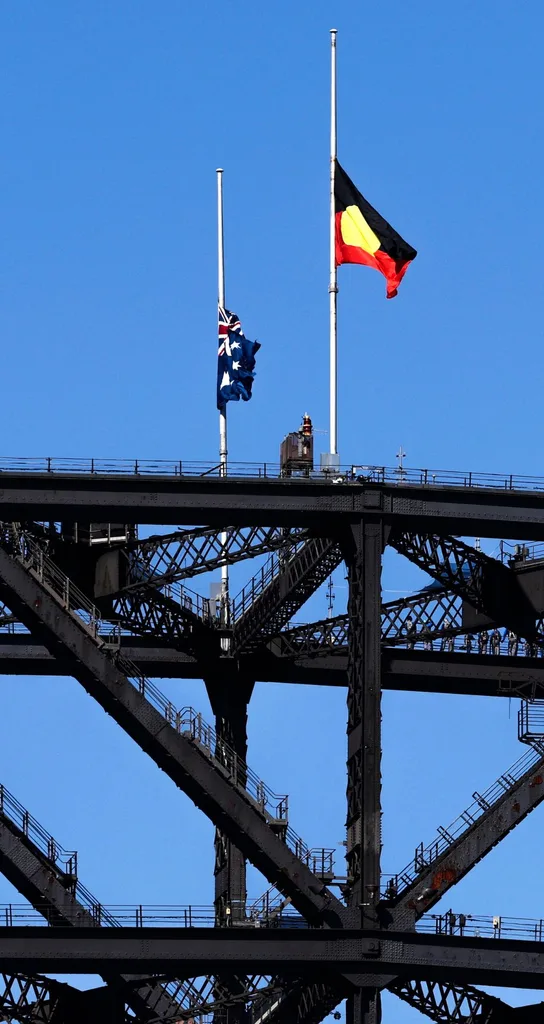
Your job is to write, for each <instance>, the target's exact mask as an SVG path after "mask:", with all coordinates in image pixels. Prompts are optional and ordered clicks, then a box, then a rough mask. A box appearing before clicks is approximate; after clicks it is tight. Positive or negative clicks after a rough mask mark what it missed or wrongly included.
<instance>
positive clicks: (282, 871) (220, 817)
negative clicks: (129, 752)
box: [0, 541, 349, 926]
mask: <svg viewBox="0 0 544 1024" xmlns="http://www.w3.org/2000/svg"><path fill="white" fill-rule="evenodd" d="M4 543H7V542H6V541H5V542H4ZM41 562H42V563H43V564H45V566H46V570H47V573H46V575H45V576H44V579H43V580H41V581H40V580H38V578H37V575H36V574H37V572H38V569H36V568H35V567H34V563H33V562H32V563H31V566H29V567H27V566H26V565H25V564H23V562H22V561H21V558H20V557H17V556H15V555H12V554H10V553H8V551H6V550H5V548H4V547H0V597H1V596H2V594H3V592H4V591H6V592H7V593H8V595H9V603H10V606H11V607H12V608H13V609H14V611H15V612H16V614H17V615H18V617H19V618H20V619H21V621H22V622H24V623H25V625H26V626H27V628H29V629H31V630H32V631H33V632H35V633H37V634H38V635H40V636H41V637H42V638H43V641H44V643H46V644H47V647H48V648H49V649H50V650H52V651H53V652H55V651H61V652H63V653H64V654H65V656H66V657H67V659H71V662H72V674H73V675H74V676H75V678H76V679H78V681H79V682H80V683H81V684H82V685H83V686H84V687H85V689H86V690H87V692H88V693H89V694H90V695H91V696H92V697H94V699H95V700H97V702H98V703H99V704H100V705H101V706H102V707H103V709H104V710H105V711H106V712H107V713H108V714H110V715H111V716H112V718H114V720H115V721H116V722H117V723H118V724H119V725H121V727H122V728H123V729H124V730H125V731H126V732H127V733H128V735H129V736H131V737H132V739H134V740H135V741H136V742H137V743H138V745H139V746H140V747H141V748H142V750H143V751H145V752H146V753H147V754H149V755H150V756H151V757H152V759H153V760H154V761H155V763H156V764H157V765H158V766H159V767H160V768H162V770H163V771H165V772H166V774H167V775H168V776H169V777H170V778H171V779H172V781H173V782H174V783H175V784H176V785H177V786H178V787H179V788H180V789H181V790H182V791H183V792H185V793H187V795H188V796H189V797H190V798H191V799H192V800H193V801H194V803H195V804H196V806H197V807H199V808H200V809H201V810H203V811H204V813H205V814H207V815H208V817H210V819H211V820H212V821H213V823H214V825H215V826H216V827H217V828H221V829H222V831H223V832H224V833H225V834H226V835H227V836H228V838H229V839H230V840H231V841H232V842H233V843H235V845H236V846H237V847H238V848H239V849H240V850H241V851H242V852H243V853H244V854H245V855H246V856H247V857H249V859H250V860H252V862H253V863H254V864H255V866H256V867H257V868H258V869H259V870H260V871H261V872H262V873H263V874H264V875H265V877H266V878H267V879H268V881H269V882H270V883H271V884H274V885H276V886H277V887H278V888H279V889H280V890H281V891H282V892H283V893H284V895H286V896H289V897H290V898H291V900H292V903H293V906H294V907H296V908H297V909H298V910H299V912H300V913H301V914H302V915H303V916H304V917H306V918H307V919H308V920H309V921H312V922H315V923H317V922H318V921H319V922H322V921H327V922H328V923H329V924H331V925H334V926H335V925H336V924H337V923H338V922H340V921H342V922H344V921H347V919H348V918H349V912H348V910H347V909H346V908H345V906H344V905H343V904H342V903H341V902H340V900H338V899H337V898H336V897H335V896H332V895H331V894H330V893H329V892H328V891H327V890H326V889H325V887H324V885H323V882H322V881H321V880H320V879H319V878H318V877H317V876H316V875H314V874H313V872H312V871H311V870H310V869H309V867H308V866H307V865H306V864H305V863H304V862H303V861H302V860H301V859H300V858H299V856H297V855H296V854H295V853H294V852H293V850H292V849H291V848H290V846H289V845H287V843H286V842H284V841H283V839H282V838H280V836H279V835H278V834H277V832H278V830H277V829H276V830H275V829H274V828H273V827H272V825H271V824H270V823H269V822H270V821H271V820H272V816H271V815H268V817H267V812H266V811H265V810H264V808H262V807H261V806H260V805H259V804H258V802H257V800H256V799H255V798H253V797H252V796H251V795H250V793H249V792H248V790H247V789H246V788H245V783H244V784H242V783H241V782H239V781H238V775H237V772H238V764H237V763H236V762H233V764H232V766H231V768H232V770H231V772H230V774H229V763H230V762H228V760H227V761H226V762H225V761H222V760H221V756H219V757H218V759H215V758H214V756H213V754H212V755H211V756H208V753H207V750H208V748H207V747H206V746H205V744H203V743H199V742H197V741H196V738H195V737H193V734H192V732H191V729H190V727H189V720H187V721H185V722H184V723H183V722H182V721H181V719H180V720H179V723H178V728H176V727H175V724H176V716H175V709H174V708H173V706H172V705H170V704H169V703H168V702H166V698H163V696H162V694H160V693H159V694H158V695H157V694H155V697H154V699H155V704H153V703H151V702H150V701H149V700H148V699H147V696H146V695H145V694H146V693H150V694H152V693H153V688H152V687H150V685H149V683H146V680H144V679H140V680H136V679H134V680H133V681H130V680H129V675H130V673H129V675H127V674H125V672H124V671H123V670H122V669H121V668H119V659H118V657H116V655H115V654H114V653H112V652H111V651H108V650H107V649H106V648H105V647H104V646H103V645H102V641H101V640H100V638H98V639H97V637H96V636H95V635H94V634H93V632H92V630H88V629H87V628H86V626H85V624H84V622H83V620H82V619H81V618H79V617H78V616H77V615H76V614H75V613H74V612H73V611H71V610H70V609H69V608H67V607H63V605H62V603H61V598H60V597H59V596H58V594H57V593H56V591H55V590H54V586H56V585H58V583H59V580H60V581H61V585H60V589H61V591H62V593H63V594H66V593H69V583H70V581H68V580H67V579H66V578H65V577H64V576H63V574H62V573H61V572H60V571H59V570H58V568H57V567H55V566H54V564H53V563H52V562H50V560H45V561H44V556H41ZM39 564H40V559H38V561H37V563H36V565H38V566H39ZM47 581H49V582H47ZM78 600H84V598H83V595H79V598H78ZM78 607H81V604H78ZM93 621H95V619H94V614H93ZM129 667H130V671H132V667H131V666H129ZM146 686H147V690H146ZM163 701H164V704H163ZM159 707H160V708H162V710H159ZM181 730H183V731H181ZM244 774H245V778H246V780H247V779H249V772H248V770H247V768H245V766H244ZM259 786H262V783H260V782H259ZM280 830H281V828H280ZM293 835H294V833H293V832H292V831H290V832H289V837H292V836H293ZM297 849H298V843H297Z"/></svg>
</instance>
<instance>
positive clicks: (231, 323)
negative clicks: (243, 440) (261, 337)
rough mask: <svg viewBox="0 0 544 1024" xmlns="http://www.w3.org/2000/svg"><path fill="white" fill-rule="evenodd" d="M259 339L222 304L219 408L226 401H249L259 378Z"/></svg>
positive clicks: (218, 359)
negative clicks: (251, 336)
mask: <svg viewBox="0 0 544 1024" xmlns="http://www.w3.org/2000/svg"><path fill="white" fill-rule="evenodd" d="M260 347H261V346H260V344H259V342H258V341H248V339H247V338H246V337H245V335H244V334H243V333H242V327H241V325H240V321H239V319H238V317H237V316H236V313H231V312H230V311H229V310H228V309H223V307H222V306H219V351H218V353H217V408H218V409H221V408H222V407H223V406H224V405H225V402H239V401H240V399H242V401H243V402H249V399H250V398H251V388H252V387H253V378H254V377H255V373H254V369H255V355H256V353H257V352H258V351H259V349H260Z"/></svg>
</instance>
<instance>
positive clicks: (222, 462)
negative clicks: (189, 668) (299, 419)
mask: <svg viewBox="0 0 544 1024" xmlns="http://www.w3.org/2000/svg"><path fill="white" fill-rule="evenodd" d="M216 174H217V299H218V303H219V305H220V306H222V307H223V309H224V308H225V245H224V238H223V168H222V167H218V168H217V171H216ZM219 474H220V476H222V477H223V476H226V475H227V403H226V402H224V403H223V405H222V407H221V409H220V410H219ZM219 539H220V543H221V547H222V549H223V550H225V548H226V546H227V534H226V532H222V533H221V535H220V538H219ZM229 618H230V616H229V567H228V565H222V566H221V624H222V625H223V626H228V623H229ZM224 645H225V646H226V647H228V640H225V641H224V642H223V641H222V643H221V646H222V647H223V646H224Z"/></svg>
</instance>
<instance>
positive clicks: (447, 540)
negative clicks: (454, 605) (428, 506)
mask: <svg viewBox="0 0 544 1024" xmlns="http://www.w3.org/2000/svg"><path fill="white" fill-rule="evenodd" d="M389 543H390V544H391V545H392V546H393V547H394V548H395V549H396V551H398V552H399V553H400V554H401V555H405V556H406V558H409V559H410V561H411V562H414V563H415V565H417V566H419V568H420V569H423V570H424V571H425V572H427V573H429V575H430V576H432V577H433V578H434V579H435V580H437V581H438V582H439V583H441V584H442V586H443V587H444V588H445V589H446V590H449V591H453V593H454V594H458V595H459V596H460V597H462V598H463V599H464V600H466V601H468V603H469V604H470V605H472V607H473V608H475V609H476V611H478V612H483V613H484V615H486V616H488V617H489V619H490V620H491V621H492V622H497V623H499V625H501V626H508V627H509V628H510V629H513V630H514V632H515V633H517V634H518V635H520V636H527V637H529V638H534V637H536V635H537V634H536V629H535V619H536V617H537V612H536V610H535V608H534V606H533V605H532V603H531V602H530V601H529V599H528V597H527V595H526V593H525V591H524V590H523V588H522V587H521V585H520V580H519V576H518V574H516V573H515V572H514V571H513V570H512V569H509V568H508V567H507V566H505V565H503V564H502V562H499V561H498V560H497V559H496V558H490V557H489V556H488V555H484V553H483V551H476V550H475V548H471V547H469V546H468V544H464V543H463V542H462V541H460V540H458V538H457V537H446V536H438V535H436V534H433V533H421V532H419V531H400V530H392V531H391V533H390V536H389Z"/></svg>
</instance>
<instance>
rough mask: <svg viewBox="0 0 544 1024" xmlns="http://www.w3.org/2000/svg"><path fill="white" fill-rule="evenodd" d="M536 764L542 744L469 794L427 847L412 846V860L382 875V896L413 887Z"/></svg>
mask: <svg viewBox="0 0 544 1024" xmlns="http://www.w3.org/2000/svg"><path fill="white" fill-rule="evenodd" d="M536 765H544V745H542V744H536V743H535V744H534V745H533V746H532V747H531V748H530V749H529V750H527V751H525V753H524V754H523V755H522V756H521V757H520V758H518V760H517V761H516V762H515V763H514V764H513V765H512V767H511V768H509V769H508V771H506V772H504V773H503V774H502V775H500V776H499V778H498V779H497V780H496V781H495V782H494V783H493V784H492V785H491V786H489V788H488V789H486V790H485V792H484V793H473V803H472V804H470V806H469V807H468V808H467V809H466V810H465V811H463V813H462V814H460V815H459V817H458V818H456V819H455V821H453V822H452V823H451V825H448V827H447V828H443V827H439V828H438V829H437V832H438V835H437V836H436V838H435V839H433V841H432V842H431V843H429V845H428V846H423V843H420V845H419V846H417V847H416V850H415V853H414V857H413V859H412V860H411V861H410V863H409V864H407V865H406V867H405V868H404V869H403V870H402V871H400V872H399V873H398V874H396V875H384V876H383V885H382V892H383V895H384V897H385V898H386V899H391V898H394V897H396V896H399V895H400V894H402V893H403V892H404V891H405V890H406V889H408V888H409V887H410V886H411V885H413V884H414V882H416V881H417V879H418V877H419V876H420V875H421V874H422V873H423V872H424V871H426V870H427V869H428V868H429V867H430V866H431V865H432V864H433V863H434V862H435V861H436V860H438V858H439V857H441V856H442V855H443V854H444V853H446V852H447V851H448V850H449V849H450V848H451V847H452V846H453V845H454V844H455V843H456V842H457V840H458V839H459V838H460V837H461V836H462V835H464V833H465V832H468V830H469V829H470V828H472V826H473V825H475V824H476V822H477V821H478V819H479V818H481V817H482V816H483V815H484V814H487V812H488V811H490V810H491V809H492V807H493V805H494V804H496V803H498V801H499V800H501V798H502V797H504V794H505V792H508V791H509V790H511V789H512V788H513V787H514V786H515V784H516V783H517V782H518V781H519V779H521V777H522V776H523V775H525V774H526V773H527V772H529V771H530V770H531V768H534V767H536Z"/></svg>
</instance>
